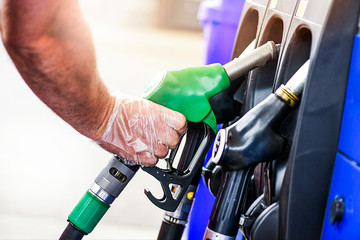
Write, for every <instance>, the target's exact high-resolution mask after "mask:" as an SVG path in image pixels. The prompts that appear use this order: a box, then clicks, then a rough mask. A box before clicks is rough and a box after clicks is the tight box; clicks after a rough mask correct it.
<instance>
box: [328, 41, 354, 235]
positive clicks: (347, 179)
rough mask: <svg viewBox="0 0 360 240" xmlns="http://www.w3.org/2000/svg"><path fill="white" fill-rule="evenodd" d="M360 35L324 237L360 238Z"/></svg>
mask: <svg viewBox="0 0 360 240" xmlns="http://www.w3.org/2000/svg"><path fill="white" fill-rule="evenodd" d="M359 90H360V35H359V34H357V35H355V39H354V45H353V53H352V58H351V63H350V69H349V78H348V86H347V92H346V98H345V105H344V112H343V119H342V123H341V131H340V139H339V146H338V150H339V151H338V154H337V156H336V160H335V165H334V170H333V175H332V180H331V188H330V193H329V198H328V203H327V209H326V216H325V219H324V226H323V234H322V239H323V240H329V239H331V240H332V239H334V240H335V239H347V240H352V239H354V240H355V239H360V227H359V226H360V147H359V145H360V94H359Z"/></svg>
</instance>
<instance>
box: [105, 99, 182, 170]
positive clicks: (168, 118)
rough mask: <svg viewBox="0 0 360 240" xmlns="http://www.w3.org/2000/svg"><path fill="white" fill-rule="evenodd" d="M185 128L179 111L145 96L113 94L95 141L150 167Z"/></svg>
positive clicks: (173, 143) (177, 140) (173, 144)
mask: <svg viewBox="0 0 360 240" xmlns="http://www.w3.org/2000/svg"><path fill="white" fill-rule="evenodd" d="M185 130H186V119H185V117H184V116H183V115H182V114H181V113H178V112H175V111H173V110H171V109H168V108H166V107H163V106H161V105H158V104H156V103H153V102H151V101H148V100H146V99H142V98H136V97H128V96H121V95H117V96H116V103H115V106H114V109H113V112H112V114H111V116H110V118H109V122H108V125H107V128H106V130H105V132H104V134H103V136H102V138H101V139H100V140H99V141H98V144H99V145H100V146H101V147H103V148H105V149H106V150H108V151H110V152H112V153H115V154H117V155H119V156H121V157H123V158H125V159H128V160H130V161H134V162H135V163H137V164H140V165H144V166H150V165H154V164H156V163H157V161H158V159H159V158H164V157H165V156H166V155H167V153H168V150H169V148H173V147H175V146H176V145H177V143H178V142H179V138H180V136H181V135H182V134H184V132H185Z"/></svg>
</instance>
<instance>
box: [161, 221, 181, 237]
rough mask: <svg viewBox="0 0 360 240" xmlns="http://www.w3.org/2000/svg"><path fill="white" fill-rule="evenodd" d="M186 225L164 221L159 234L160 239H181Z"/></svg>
mask: <svg viewBox="0 0 360 240" xmlns="http://www.w3.org/2000/svg"><path fill="white" fill-rule="evenodd" d="M184 228H185V226H184V225H180V224H175V223H170V222H165V221H163V222H162V224H161V228H160V231H159V235H158V238H157V239H158V240H159V239H161V240H180V239H181V237H182V234H183V231H184Z"/></svg>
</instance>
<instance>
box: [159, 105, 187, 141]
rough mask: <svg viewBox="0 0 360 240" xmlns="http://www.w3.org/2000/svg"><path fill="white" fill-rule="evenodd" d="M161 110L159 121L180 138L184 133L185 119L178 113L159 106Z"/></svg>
mask: <svg viewBox="0 0 360 240" xmlns="http://www.w3.org/2000/svg"><path fill="white" fill-rule="evenodd" d="M160 107H161V108H162V109H161V120H162V121H163V122H164V123H165V124H166V125H168V126H169V127H171V128H172V129H174V130H175V131H176V132H177V133H178V134H179V135H180V136H182V135H183V134H184V133H185V131H186V118H185V116H184V115H182V114H181V113H179V112H176V111H173V110H171V109H168V108H165V107H163V106H160Z"/></svg>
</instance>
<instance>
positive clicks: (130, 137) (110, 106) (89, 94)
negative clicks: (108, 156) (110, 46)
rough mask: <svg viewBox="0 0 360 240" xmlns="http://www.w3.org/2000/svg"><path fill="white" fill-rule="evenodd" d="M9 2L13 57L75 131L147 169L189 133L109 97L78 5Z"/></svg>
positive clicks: (59, 0) (145, 106) (167, 115)
mask: <svg viewBox="0 0 360 240" xmlns="http://www.w3.org/2000/svg"><path fill="white" fill-rule="evenodd" d="M0 1H1V0H0ZM3 1H4V2H3V8H2V13H1V20H0V31H1V36H2V40H3V42H4V45H5V47H6V49H7V51H8V53H9V55H10V57H11V58H12V60H13V62H14V63H15V66H16V67H17V69H18V71H19V72H20V74H21V76H22V77H23V79H24V80H25V82H26V83H27V84H28V86H29V87H30V88H31V90H32V91H33V92H34V93H35V94H36V95H37V96H38V97H39V98H40V99H41V100H42V101H43V102H44V103H45V104H46V105H47V106H49V107H50V108H51V109H52V110H53V111H54V112H55V113H56V114H58V115H59V116H60V117H61V118H62V119H64V120H65V121H66V122H67V123H69V124H70V125H71V126H72V127H73V128H75V129H76V130H77V131H78V132H80V133H81V134H83V135H85V136H87V137H89V138H91V139H93V140H95V141H97V143H98V144H99V145H100V146H102V147H103V148H105V149H106V150H108V151H110V152H112V153H115V154H117V155H119V156H122V157H124V158H126V159H128V160H132V161H135V162H137V163H139V164H143V165H153V164H155V163H156V162H157V161H158V158H162V157H165V156H166V154H167V152H168V149H169V148H171V147H174V146H175V145H176V144H177V143H178V141H179V136H180V135H181V134H183V133H184V132H185V130H186V119H185V117H184V116H183V115H182V114H180V113H177V112H174V111H172V110H170V109H167V108H165V107H162V106H160V105H157V104H155V103H152V102H150V101H147V100H144V99H135V98H131V97H123V96H111V95H110V94H109V92H108V90H107V89H106V87H105V86H104V84H103V83H102V81H101V79H100V76H99V74H98V71H97V67H96V60H95V52H94V47H93V42H92V38H91V34H90V31H89V28H88V26H87V24H86V23H85V21H84V19H83V17H82V14H81V11H80V8H79V5H78V2H77V1H76V0H3ZM115 103H116V104H115ZM109 119H110V121H109ZM105 130H106V131H105Z"/></svg>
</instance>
